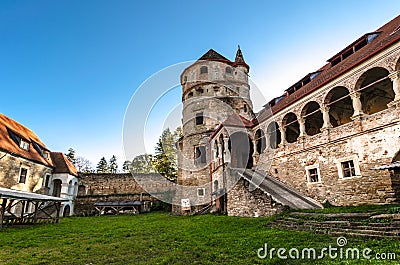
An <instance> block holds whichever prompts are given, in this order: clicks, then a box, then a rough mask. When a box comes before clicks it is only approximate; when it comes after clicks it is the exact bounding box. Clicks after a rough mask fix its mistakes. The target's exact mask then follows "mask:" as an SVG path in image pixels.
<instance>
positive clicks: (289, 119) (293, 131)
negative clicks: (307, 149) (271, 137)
mask: <svg viewBox="0 0 400 265" xmlns="http://www.w3.org/2000/svg"><path fill="white" fill-rule="evenodd" d="M282 126H283V127H285V139H286V142H288V143H294V142H296V141H297V138H299V136H300V125H299V122H298V121H297V116H296V114H294V113H293V112H289V113H287V114H286V115H285V117H283V120H282Z"/></svg>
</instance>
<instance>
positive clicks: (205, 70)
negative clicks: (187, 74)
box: [200, 66, 208, 74]
mask: <svg viewBox="0 0 400 265" xmlns="http://www.w3.org/2000/svg"><path fill="white" fill-rule="evenodd" d="M206 73H208V67H207V66H202V67H200V74H206Z"/></svg>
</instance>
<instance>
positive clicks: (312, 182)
mask: <svg viewBox="0 0 400 265" xmlns="http://www.w3.org/2000/svg"><path fill="white" fill-rule="evenodd" d="M314 169H315V170H317V179H318V181H311V180H312V179H311V178H312V176H311V173H310V171H311V170H314ZM305 171H306V177H307V184H317V183H321V182H322V180H321V170H320V168H319V164H314V165H310V166H306V167H305Z"/></svg>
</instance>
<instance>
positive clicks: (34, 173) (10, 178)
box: [0, 152, 52, 194]
mask: <svg viewBox="0 0 400 265" xmlns="http://www.w3.org/2000/svg"><path fill="white" fill-rule="evenodd" d="M0 158H1V159H0V187H4V188H9V189H17V190H22V191H28V192H36V193H42V194H48V192H49V188H47V187H43V185H44V182H43V181H44V178H45V176H46V175H51V174H52V168H49V167H47V166H44V165H42V164H39V163H35V162H32V161H29V160H27V159H24V158H21V157H16V156H12V155H9V154H6V153H4V152H0ZM21 167H23V168H26V169H27V170H28V173H27V176H26V181H25V183H19V177H20V170H21ZM49 185H50V184H49Z"/></svg>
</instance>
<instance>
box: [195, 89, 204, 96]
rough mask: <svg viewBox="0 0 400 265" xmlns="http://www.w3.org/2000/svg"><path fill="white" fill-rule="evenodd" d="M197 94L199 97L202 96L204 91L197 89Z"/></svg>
mask: <svg viewBox="0 0 400 265" xmlns="http://www.w3.org/2000/svg"><path fill="white" fill-rule="evenodd" d="M196 92H197V94H198V95H201V94H203V93H204V89H202V88H198V89H196Z"/></svg>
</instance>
